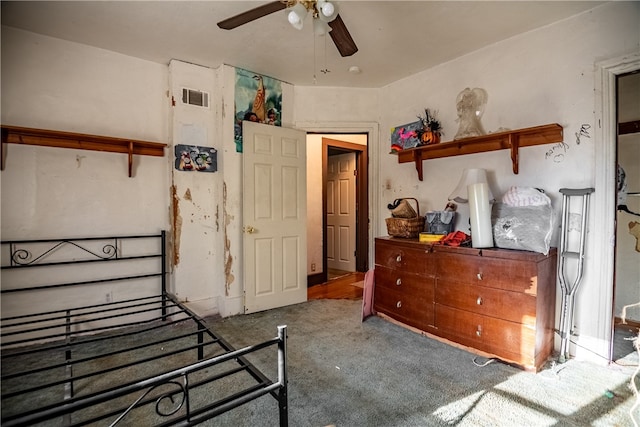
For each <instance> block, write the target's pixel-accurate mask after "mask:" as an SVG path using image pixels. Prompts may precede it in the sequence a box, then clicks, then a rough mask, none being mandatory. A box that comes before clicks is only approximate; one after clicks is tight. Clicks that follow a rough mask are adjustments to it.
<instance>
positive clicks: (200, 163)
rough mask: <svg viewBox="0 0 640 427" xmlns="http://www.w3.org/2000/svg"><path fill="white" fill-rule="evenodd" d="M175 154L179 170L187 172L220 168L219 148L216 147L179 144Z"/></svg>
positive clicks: (210, 170) (211, 170)
mask: <svg viewBox="0 0 640 427" xmlns="http://www.w3.org/2000/svg"><path fill="white" fill-rule="evenodd" d="M175 155H176V159H175V167H176V169H177V170H180V171H185V172H216V171H217V170H218V150H216V149H215V148H212V147H200V146H197V145H183V144H177V145H176V146H175Z"/></svg>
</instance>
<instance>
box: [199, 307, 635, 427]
mask: <svg viewBox="0 0 640 427" xmlns="http://www.w3.org/2000/svg"><path fill="white" fill-rule="evenodd" d="M360 312H361V301H348V300H314V301H309V302H307V303H304V304H298V305H294V306H290V307H286V308H281V309H276V310H270V311H266V312H262V313H257V314H252V315H246V316H236V317H232V318H228V319H217V320H209V323H210V325H211V326H212V327H213V329H214V330H216V331H217V332H218V333H219V334H221V335H222V336H224V337H226V338H227V340H228V341H230V343H231V344H232V345H234V346H235V347H236V348H240V347H243V346H246V345H250V344H254V343H257V342H261V341H264V340H265V339H268V338H271V337H273V336H275V335H276V326H277V325H279V324H286V325H288V337H289V341H288V352H289V353H288V355H289V359H288V373H289V422H290V425H292V426H327V425H336V426H339V427H340V426H440V425H455V426H591V425H593V426H632V425H633V421H632V419H631V416H630V414H629V411H630V409H631V407H632V405H633V404H634V403H635V397H634V395H633V392H632V390H631V388H630V377H631V375H632V373H633V370H634V368H633V367H632V366H628V367H622V366H611V367H604V366H598V365H593V364H589V363H585V362H578V361H575V360H570V361H568V362H566V363H564V364H562V365H559V366H555V367H554V368H553V369H546V370H543V371H542V372H540V373H538V374H533V373H527V372H523V371H522V370H519V369H517V368H514V367H511V366H508V365H505V364H503V363H500V362H493V363H489V364H488V365H486V366H484V367H480V366H478V365H477V364H476V363H474V358H475V356H474V355H472V354H471V353H468V352H466V351H463V350H460V349H457V348H454V347H452V346H449V345H446V344H443V343H441V342H438V341H436V340H433V339H429V338H426V337H423V336H420V335H418V334H416V333H414V332H411V331H409V330H406V329H404V328H402V327H399V326H397V325H394V324H392V323H390V322H388V321H385V320H383V319H381V318H378V317H371V318H369V319H367V320H366V321H365V322H361V321H360ZM250 360H251V361H252V362H254V363H255V364H256V365H257V366H258V367H259V368H260V369H262V370H263V371H264V372H266V373H268V375H270V376H271V378H275V351H274V350H273V349H271V350H268V351H267V353H265V354H264V355H262V354H261V355H260V356H259V357H251V358H250ZM483 361H485V359H482V358H480V359H478V360H476V362H477V363H480V362H483ZM638 412H639V410H638V409H637V408H636V410H635V412H634V415H635V418H636V420H640V413H638ZM277 424H278V418H277V404H276V402H275V399H273V398H271V397H269V396H265V397H262V398H260V399H259V400H257V401H255V402H252V403H249V404H248V405H245V406H243V407H241V408H237V409H235V410H233V411H231V412H229V413H227V414H224V415H223V416H221V417H219V418H217V419H216V420H212V421H210V422H209V423H208V424H207V425H212V426H213V425H215V426H223V425H224V426H272V425H277Z"/></svg>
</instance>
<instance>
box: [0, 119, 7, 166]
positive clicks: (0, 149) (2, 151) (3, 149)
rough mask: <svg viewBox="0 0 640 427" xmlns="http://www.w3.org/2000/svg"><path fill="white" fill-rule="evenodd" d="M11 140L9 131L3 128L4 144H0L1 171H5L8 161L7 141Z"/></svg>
mask: <svg viewBox="0 0 640 427" xmlns="http://www.w3.org/2000/svg"><path fill="white" fill-rule="evenodd" d="M8 139H9V131H8V130H7V129H5V128H2V142H0V170H4V163H5V161H6V159H7V140H8Z"/></svg>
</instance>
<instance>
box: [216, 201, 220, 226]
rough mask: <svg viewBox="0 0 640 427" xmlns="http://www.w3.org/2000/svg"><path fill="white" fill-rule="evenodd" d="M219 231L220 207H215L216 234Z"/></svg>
mask: <svg viewBox="0 0 640 427" xmlns="http://www.w3.org/2000/svg"><path fill="white" fill-rule="evenodd" d="M219 231H220V205H216V232H219Z"/></svg>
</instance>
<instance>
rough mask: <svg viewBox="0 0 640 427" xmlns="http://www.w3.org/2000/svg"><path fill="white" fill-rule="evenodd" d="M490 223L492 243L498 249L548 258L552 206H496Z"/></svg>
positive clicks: (501, 204) (497, 204)
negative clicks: (518, 251) (515, 250)
mask: <svg viewBox="0 0 640 427" xmlns="http://www.w3.org/2000/svg"><path fill="white" fill-rule="evenodd" d="M545 197H546V196H545ZM491 222H492V225H493V240H494V243H495V245H496V246H497V247H499V248H505V249H518V250H523V251H532V252H539V253H542V254H545V255H547V254H548V253H549V247H550V243H551V234H552V231H553V211H552V209H551V203H548V204H545V205H539V206H508V205H506V204H504V203H495V204H494V205H493V208H492V213H491Z"/></svg>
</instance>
